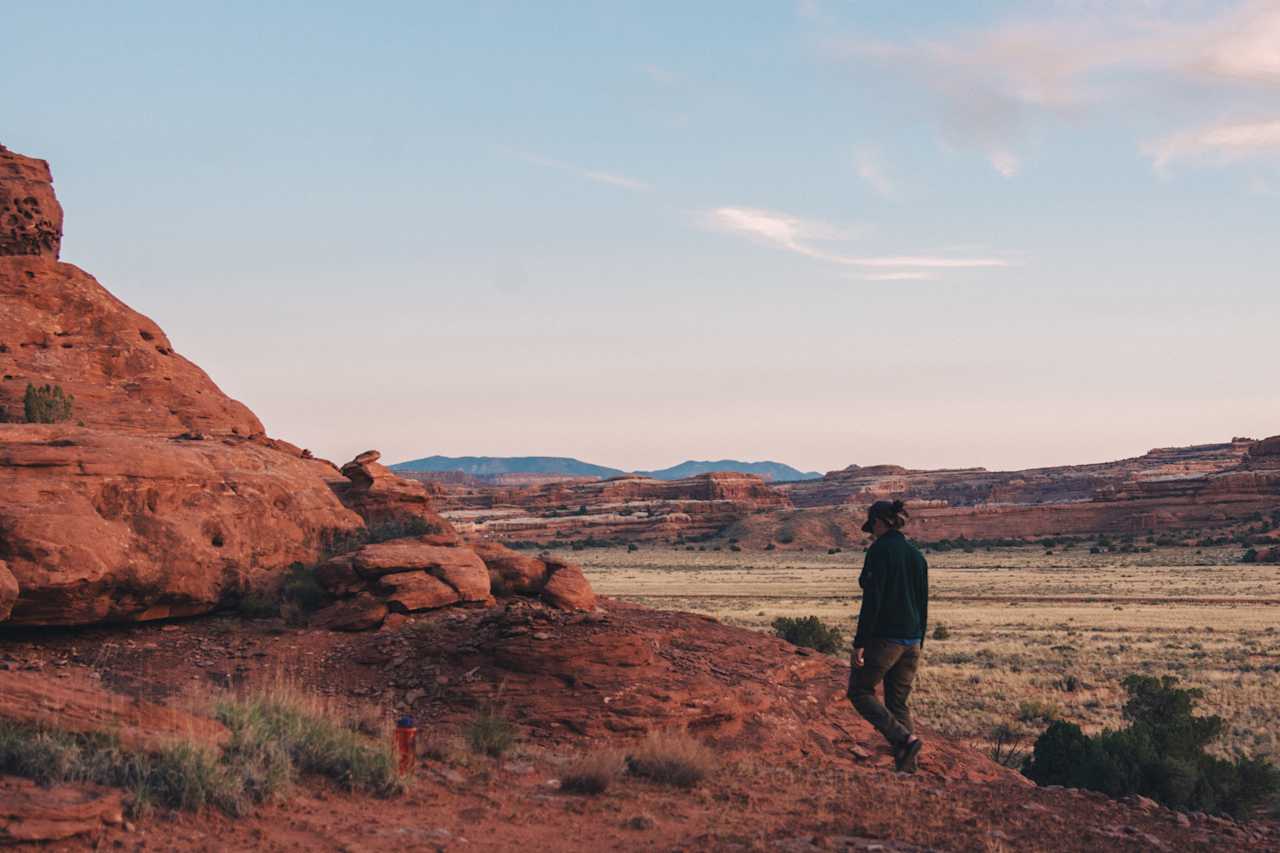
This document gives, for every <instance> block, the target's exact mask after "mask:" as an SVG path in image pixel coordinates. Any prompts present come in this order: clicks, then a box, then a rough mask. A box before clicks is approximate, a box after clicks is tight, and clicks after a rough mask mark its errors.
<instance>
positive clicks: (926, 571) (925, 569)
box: [920, 554, 929, 649]
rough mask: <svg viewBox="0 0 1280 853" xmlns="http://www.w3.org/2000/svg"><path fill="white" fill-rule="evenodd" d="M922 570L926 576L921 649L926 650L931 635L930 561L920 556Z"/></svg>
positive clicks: (921, 612) (922, 606)
mask: <svg viewBox="0 0 1280 853" xmlns="http://www.w3.org/2000/svg"><path fill="white" fill-rule="evenodd" d="M920 568H921V569H922V570H923V575H924V589H922V590H921V591H920V593H921V595H920V648H922V649H923V648H924V640H925V637H927V636H928V635H929V561H928V560H926V559H925V558H924V555H923V554H921V555H920Z"/></svg>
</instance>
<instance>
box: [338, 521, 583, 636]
mask: <svg viewBox="0 0 1280 853" xmlns="http://www.w3.org/2000/svg"><path fill="white" fill-rule="evenodd" d="M443 538H444V537H440V536H438V535H427V536H421V537H406V538H401V539H393V540H391V541H388V542H379V543H376V544H371V545H365V546H364V547H362V548H360V549H358V550H356V551H353V552H351V553H349V554H343V555H340V556H338V557H334V558H333V559H330V560H329V561H327V562H325V563H324V564H322V565H320V566H319V567H317V569H316V578H317V579H318V580H319V581H320V583H321V584H322V585H323V586H324V587H325V588H326V589H328V590H329V592H331V593H332V594H334V595H336V596H339V597H340V598H341V600H339V601H338V603H336V604H334V605H332V606H331V607H329V608H327V609H326V610H324V611H322V612H321V613H320V614H318V615H317V618H316V619H315V620H314V624H316V625H318V626H321V627H329V628H333V629H335V630H363V629H364V628H371V627H376V625H378V624H380V623H381V622H382V620H383V618H384V617H385V616H386V615H387V614H388V613H389V612H398V613H415V612H419V611H423V610H435V609H438V608H441V607H448V606H450V605H454V604H492V603H493V602H494V596H495V595H502V596H511V595H526V596H541V597H542V599H543V600H544V601H546V602H547V603H548V604H551V605H552V606H554V607H558V608H560V609H562V610H590V609H592V608H593V607H595V603H596V599H595V593H594V592H592V590H591V584H590V582H589V581H588V580H587V578H586V576H585V575H584V574H583V573H582V570H581V569H580V568H579V567H578V566H576V565H573V564H572V563H566V562H563V561H560V560H553V559H549V558H548V559H545V560H544V559H541V558H533V557H526V556H524V555H521V554H517V553H516V552H514V551H511V550H509V549H507V548H505V547H503V546H501V545H498V544H496V543H492V542H483V543H476V544H475V546H474V547H471V546H464V545H458V544H454V543H452V542H447V541H442V539H443Z"/></svg>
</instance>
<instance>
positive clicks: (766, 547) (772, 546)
mask: <svg viewBox="0 0 1280 853" xmlns="http://www.w3.org/2000/svg"><path fill="white" fill-rule="evenodd" d="M777 547H778V546H777V545H774V544H773V543H772V542H770V543H769V544H768V545H765V546H764V549H765V550H766V551H773V550H776V549H777Z"/></svg>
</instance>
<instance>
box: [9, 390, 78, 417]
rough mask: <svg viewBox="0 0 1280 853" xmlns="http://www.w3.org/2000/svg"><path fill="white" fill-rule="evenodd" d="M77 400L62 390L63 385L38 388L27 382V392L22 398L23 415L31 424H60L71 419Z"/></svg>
mask: <svg viewBox="0 0 1280 853" xmlns="http://www.w3.org/2000/svg"><path fill="white" fill-rule="evenodd" d="M75 400H76V398H75V397H73V396H71V395H70V394H64V393H63V392H62V386H61V385H45V386H43V387H40V388H37V387H36V386H34V385H32V384H31V383H27V393H26V394H25V395H24V396H23V398H22V411H23V416H24V417H25V419H26V422H27V423H29V424H60V423H62V422H63V421H69V420H71V410H72V408H73V407H74V406H75Z"/></svg>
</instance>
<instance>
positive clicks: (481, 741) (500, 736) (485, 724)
mask: <svg viewBox="0 0 1280 853" xmlns="http://www.w3.org/2000/svg"><path fill="white" fill-rule="evenodd" d="M466 735H467V743H468V744H469V745H470V747H471V751H472V752H476V753H479V754H480V755H488V756H491V757H493V758H497V757H498V756H499V755H502V753H504V752H506V751H507V750H508V749H510V748H511V746H512V744H514V743H515V742H516V733H515V729H514V728H513V727H512V725H511V723H510V722H509V721H508V720H507V718H506V717H504V716H502V715H501V714H500V713H498V712H497V711H496V710H494V709H492V708H490V709H487V710H484V711H481V712H480V713H479V714H477V715H476V717H475V719H473V720H472V721H471V722H470V723H469V724H468V725H467V731H466Z"/></svg>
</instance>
